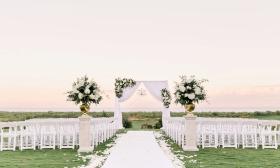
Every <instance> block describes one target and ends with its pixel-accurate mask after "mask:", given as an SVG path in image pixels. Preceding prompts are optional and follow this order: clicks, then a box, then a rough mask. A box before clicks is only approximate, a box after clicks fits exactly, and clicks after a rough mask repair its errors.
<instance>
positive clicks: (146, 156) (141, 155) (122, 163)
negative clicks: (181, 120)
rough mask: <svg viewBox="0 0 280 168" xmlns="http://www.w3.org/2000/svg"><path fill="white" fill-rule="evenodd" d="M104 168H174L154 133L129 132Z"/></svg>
mask: <svg viewBox="0 0 280 168" xmlns="http://www.w3.org/2000/svg"><path fill="white" fill-rule="evenodd" d="M102 168H173V166H172V162H171V160H170V159H169V158H168V157H167V156H166V155H165V154H164V152H163V151H162V149H161V148H160V146H159V145H158V143H157V142H156V139H155V137H154V134H153V132H152V131H128V132H127V134H125V135H123V136H122V137H121V138H120V139H119V141H118V143H117V144H116V146H114V148H113V150H112V152H111V154H110V155H109V157H108V159H107V160H106V161H105V164H104V165H103V167H102Z"/></svg>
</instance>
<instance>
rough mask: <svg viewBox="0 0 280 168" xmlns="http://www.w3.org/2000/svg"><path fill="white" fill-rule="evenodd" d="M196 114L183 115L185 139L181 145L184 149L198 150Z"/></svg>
mask: <svg viewBox="0 0 280 168" xmlns="http://www.w3.org/2000/svg"><path fill="white" fill-rule="evenodd" d="M196 118H197V117H196V116H195V115H193V114H188V115H187V116H185V120H186V121H185V122H186V132H185V133H186V141H185V144H184V145H183V150H184V151H198V148H197V134H196V131H197V123H196Z"/></svg>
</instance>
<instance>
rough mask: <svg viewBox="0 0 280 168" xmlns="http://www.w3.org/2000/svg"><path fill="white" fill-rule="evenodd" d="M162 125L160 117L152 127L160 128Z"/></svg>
mask: <svg viewBox="0 0 280 168" xmlns="http://www.w3.org/2000/svg"><path fill="white" fill-rule="evenodd" d="M161 127H162V119H161V118H160V119H159V120H158V122H157V123H156V124H155V126H154V128H155V129H160V128H161Z"/></svg>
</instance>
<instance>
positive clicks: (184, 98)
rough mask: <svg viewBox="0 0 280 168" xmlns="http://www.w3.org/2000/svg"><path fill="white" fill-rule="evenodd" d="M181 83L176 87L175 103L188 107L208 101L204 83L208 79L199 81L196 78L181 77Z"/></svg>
mask: <svg viewBox="0 0 280 168" xmlns="http://www.w3.org/2000/svg"><path fill="white" fill-rule="evenodd" d="M180 78H181V81H180V82H179V83H176V86H175V93H174V94H175V103H176V104H178V103H180V104H181V105H187V104H192V103H199V102H200V101H203V100H205V99H206V91H205V88H204V86H203V83H204V82H206V81H207V80H206V79H202V80H197V79H195V76H190V77H189V78H188V77H187V76H181V77H180Z"/></svg>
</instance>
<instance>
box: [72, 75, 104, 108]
mask: <svg viewBox="0 0 280 168" xmlns="http://www.w3.org/2000/svg"><path fill="white" fill-rule="evenodd" d="M67 94H68V95H67V97H68V99H67V100H68V101H74V102H75V103H76V104H80V103H82V104H87V105H90V104H91V103H94V104H99V102H100V101H101V100H102V96H101V91H100V89H99V87H98V85H97V83H96V82H95V81H93V80H90V81H89V79H88V77H87V76H84V77H81V78H78V79H77V81H76V82H74V83H73V85H72V90H71V91H69V92H67Z"/></svg>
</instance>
